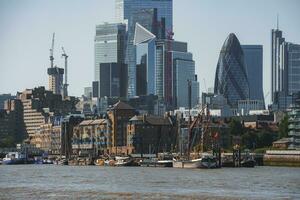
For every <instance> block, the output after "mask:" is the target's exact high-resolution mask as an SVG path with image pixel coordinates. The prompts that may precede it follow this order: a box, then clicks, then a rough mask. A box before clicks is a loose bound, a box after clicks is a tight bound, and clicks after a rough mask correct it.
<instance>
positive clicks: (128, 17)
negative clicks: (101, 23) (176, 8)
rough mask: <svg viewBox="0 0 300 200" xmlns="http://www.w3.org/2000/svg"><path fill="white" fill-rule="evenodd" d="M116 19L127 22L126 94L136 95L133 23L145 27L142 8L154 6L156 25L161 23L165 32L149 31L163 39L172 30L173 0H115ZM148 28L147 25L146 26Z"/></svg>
mask: <svg viewBox="0 0 300 200" xmlns="http://www.w3.org/2000/svg"><path fill="white" fill-rule="evenodd" d="M115 3H116V4H115V8H116V19H117V20H118V21H119V22H124V21H127V24H128V41H127V49H126V64H128V75H129V80H128V95H129V96H135V95H136V54H135V47H134V44H133V40H134V33H135V25H136V23H140V24H141V25H142V26H144V27H146V26H147V25H146V24H144V23H143V22H142V21H143V16H145V13H144V12H143V11H142V10H143V9H153V8H156V12H157V19H158V20H159V21H161V22H160V23H157V26H160V25H161V24H163V25H164V26H165V29H164V30H165V33H162V34H159V31H158V32H156V33H155V32H152V30H150V29H148V30H149V31H150V32H152V33H154V34H157V35H156V37H157V38H158V39H163V37H164V36H165V35H166V32H172V30H173V28H172V26H173V0H159V1H157V0H143V1H141V0H116V1H115ZM147 28H148V27H147Z"/></svg>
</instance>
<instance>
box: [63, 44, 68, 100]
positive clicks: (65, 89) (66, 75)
mask: <svg viewBox="0 0 300 200" xmlns="http://www.w3.org/2000/svg"><path fill="white" fill-rule="evenodd" d="M61 49H62V52H63V53H62V54H61V56H62V57H64V58H65V84H64V85H63V96H64V97H67V96H68V86H69V84H68V57H69V56H68V55H67V54H66V51H65V49H64V47H61Z"/></svg>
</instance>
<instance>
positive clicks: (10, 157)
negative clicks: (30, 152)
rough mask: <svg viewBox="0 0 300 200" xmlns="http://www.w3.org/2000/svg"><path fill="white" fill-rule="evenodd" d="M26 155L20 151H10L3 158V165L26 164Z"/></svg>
mask: <svg viewBox="0 0 300 200" xmlns="http://www.w3.org/2000/svg"><path fill="white" fill-rule="evenodd" d="M25 161H26V156H25V155H24V154H22V153H20V152H9V153H8V154H6V156H5V158H3V160H2V164H3V165H16V164H25Z"/></svg>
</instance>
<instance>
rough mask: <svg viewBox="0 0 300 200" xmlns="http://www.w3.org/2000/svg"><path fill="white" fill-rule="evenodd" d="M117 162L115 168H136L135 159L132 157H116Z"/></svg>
mask: <svg viewBox="0 0 300 200" xmlns="http://www.w3.org/2000/svg"><path fill="white" fill-rule="evenodd" d="M115 159H116V162H115V166H118V167H121V166H136V165H135V163H134V159H133V158H131V157H121V156H116V158H115Z"/></svg>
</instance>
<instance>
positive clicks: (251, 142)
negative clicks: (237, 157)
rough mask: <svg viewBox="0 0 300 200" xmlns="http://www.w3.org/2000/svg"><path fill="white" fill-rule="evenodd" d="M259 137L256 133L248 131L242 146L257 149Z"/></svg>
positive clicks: (243, 138) (243, 137) (243, 136)
mask: <svg viewBox="0 0 300 200" xmlns="http://www.w3.org/2000/svg"><path fill="white" fill-rule="evenodd" d="M257 141H258V136H257V134H256V133H255V132H251V131H249V130H248V131H247V132H246V133H244V134H243V135H242V144H243V146H244V147H246V148H247V149H255V148H256V146H257Z"/></svg>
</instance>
